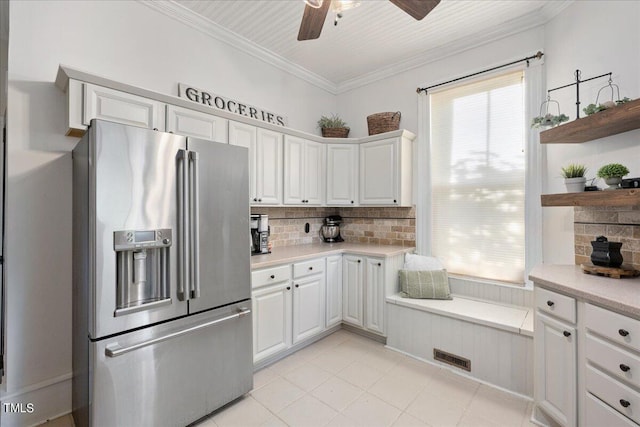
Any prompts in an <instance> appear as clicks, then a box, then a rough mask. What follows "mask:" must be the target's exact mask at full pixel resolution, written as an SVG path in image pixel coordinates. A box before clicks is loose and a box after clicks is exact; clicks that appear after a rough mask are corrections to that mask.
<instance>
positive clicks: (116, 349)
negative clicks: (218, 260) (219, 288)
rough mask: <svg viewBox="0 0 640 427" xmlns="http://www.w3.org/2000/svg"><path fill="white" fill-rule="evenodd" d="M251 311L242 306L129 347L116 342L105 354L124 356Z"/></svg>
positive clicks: (108, 355) (242, 315)
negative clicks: (232, 312)
mask: <svg viewBox="0 0 640 427" xmlns="http://www.w3.org/2000/svg"><path fill="white" fill-rule="evenodd" d="M249 313H251V310H250V309H248V308H244V307H241V308H238V311H237V312H236V313H234V314H230V315H228V316H224V317H221V318H220V319H215V320H212V321H210V322H206V323H201V324H199V325H196V326H192V327H190V328H187V329H183V330H181V331H177V332H173V333H170V334H167V335H163V336H160V337H157V338H153V339H150V340H148V341H143V342H140V343H137V344H133V345H130V346H128V347H121V346H120V345H119V344H117V343H116V344H114V345H112V346H109V347H108V348H106V349H105V350H104V354H105V355H106V356H107V357H118V356H122V355H123V354H126V353H130V352H132V351H135V350H139V349H141V348H143V347H147V346H150V345H154V344H158V343H161V342H163V341H167V340H170V339H173V338H178V337H180V336H182V335H186V334H190V333H192V332H195V331H199V330H200V329H203V328H208V327H209V326H213V325H216V324H218V323H222V322H227V321H229V320H233V319H237V318H240V317H244V316H246V315H247V314H249Z"/></svg>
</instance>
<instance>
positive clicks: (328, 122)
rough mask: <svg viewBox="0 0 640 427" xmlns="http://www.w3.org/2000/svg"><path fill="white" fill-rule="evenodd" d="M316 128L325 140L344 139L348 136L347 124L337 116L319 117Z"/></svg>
mask: <svg viewBox="0 0 640 427" xmlns="http://www.w3.org/2000/svg"><path fill="white" fill-rule="evenodd" d="M318 127H319V128H320V130H321V131H322V136H323V137H325V138H346V137H347V136H349V128H348V127H347V124H346V123H345V121H344V120H342V119H341V118H340V117H338V115H337V114H332V115H331V117H327V116H321V117H320V120H318Z"/></svg>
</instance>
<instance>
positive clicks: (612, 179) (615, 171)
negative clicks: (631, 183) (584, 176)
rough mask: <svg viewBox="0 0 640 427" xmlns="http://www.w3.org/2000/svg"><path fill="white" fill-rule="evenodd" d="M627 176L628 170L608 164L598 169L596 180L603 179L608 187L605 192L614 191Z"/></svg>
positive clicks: (616, 164)
mask: <svg viewBox="0 0 640 427" xmlns="http://www.w3.org/2000/svg"><path fill="white" fill-rule="evenodd" d="M627 174H629V169H627V167H626V166H623V165H621V164H619V163H610V164H608V165H604V166H602V167H601V168H600V169H598V173H597V175H598V178H603V179H604V182H606V183H607V185H608V186H609V187H608V188H605V190H615V189H617V188H618V186H619V185H620V182H621V181H622V177H623V176H625V175H627Z"/></svg>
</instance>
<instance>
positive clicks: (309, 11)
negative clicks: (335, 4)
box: [298, 0, 331, 40]
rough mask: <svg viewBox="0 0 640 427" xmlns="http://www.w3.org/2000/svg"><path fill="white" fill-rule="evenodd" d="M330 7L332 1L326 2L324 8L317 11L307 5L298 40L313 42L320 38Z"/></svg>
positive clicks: (325, 0)
mask: <svg viewBox="0 0 640 427" xmlns="http://www.w3.org/2000/svg"><path fill="white" fill-rule="evenodd" d="M330 5H331V0H324V1H323V2H322V6H320V7H319V8H317V9H316V8H313V7H311V6H309V5H308V4H305V6H304V14H303V15H302V22H300V30H299V31H298V40H313V39H317V38H318V37H320V32H321V31H322V26H323V25H324V20H325V18H326V17H327V12H328V11H329V6H330Z"/></svg>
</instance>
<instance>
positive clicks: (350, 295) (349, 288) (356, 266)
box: [342, 255, 364, 327]
mask: <svg viewBox="0 0 640 427" xmlns="http://www.w3.org/2000/svg"><path fill="white" fill-rule="evenodd" d="M363 272H364V263H363V258H361V257H357V256H353V255H344V256H343V258H342V320H343V321H345V322H347V323H351V324H353V325H356V326H360V327H363V326H364V318H363V312H362V309H363V305H364V303H363V300H362V290H363V289H362V288H363V279H364V278H363Z"/></svg>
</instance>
